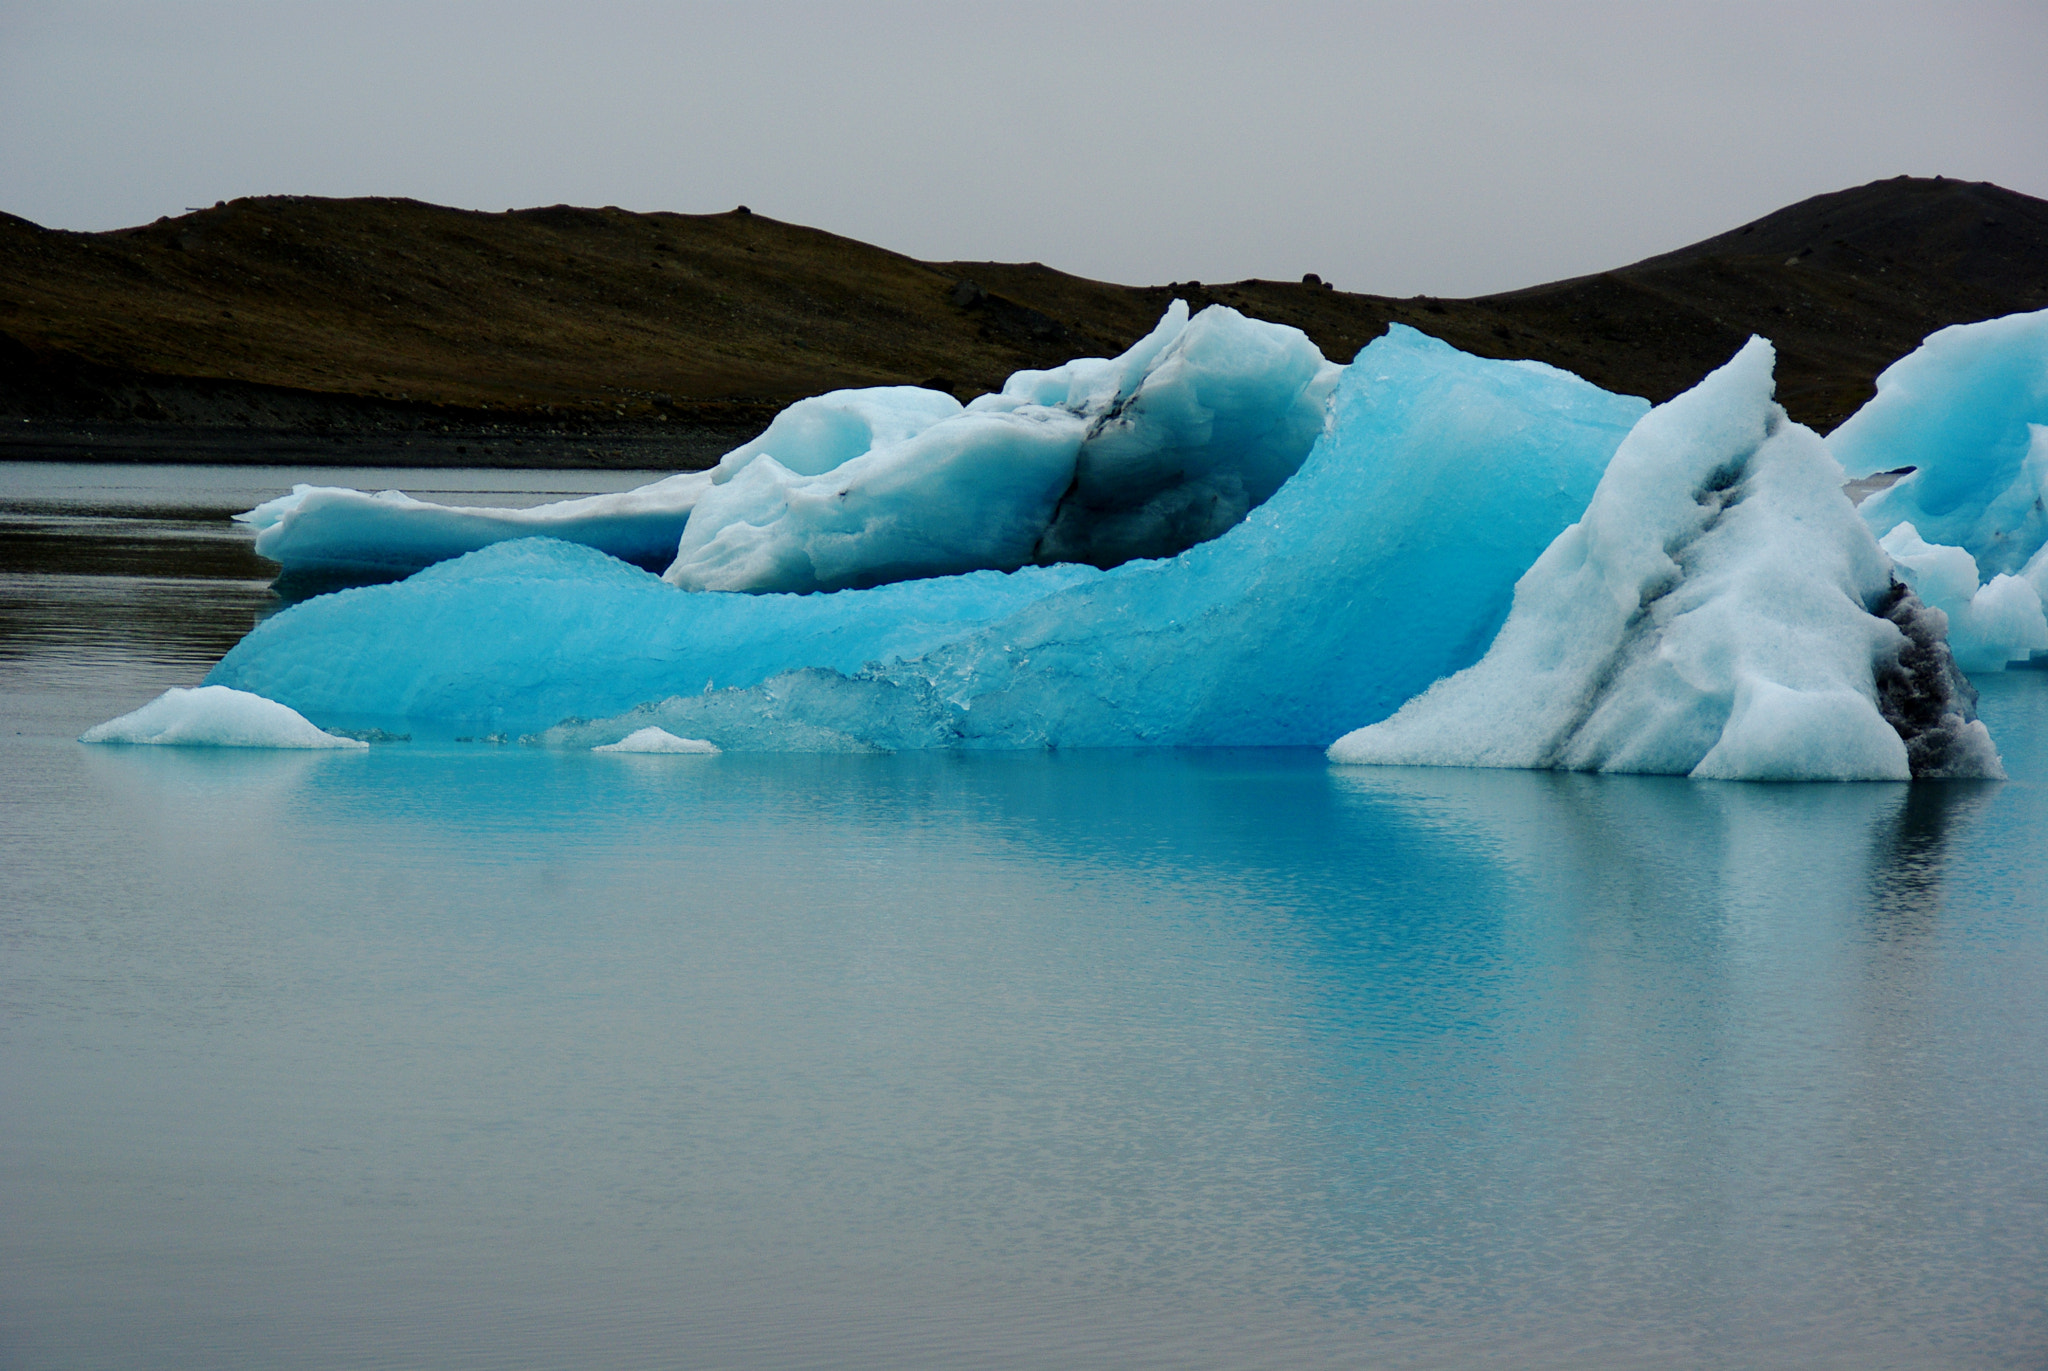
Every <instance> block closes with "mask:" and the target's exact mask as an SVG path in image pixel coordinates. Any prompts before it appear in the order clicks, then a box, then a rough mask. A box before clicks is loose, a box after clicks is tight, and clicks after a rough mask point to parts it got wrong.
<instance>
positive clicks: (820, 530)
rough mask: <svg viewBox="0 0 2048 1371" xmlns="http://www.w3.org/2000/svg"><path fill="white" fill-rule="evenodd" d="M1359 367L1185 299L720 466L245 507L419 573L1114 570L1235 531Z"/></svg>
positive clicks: (749, 446) (816, 586)
mask: <svg viewBox="0 0 2048 1371" xmlns="http://www.w3.org/2000/svg"><path fill="white" fill-rule="evenodd" d="M1342 370H1343V369H1342V368H1341V367H1338V366H1336V365H1334V364H1332V363H1330V362H1328V361H1326V360H1325V359H1324V357H1323V355H1322V353H1321V352H1319V351H1318V350H1317V349H1316V346H1315V344H1314V343H1312V342H1310V341H1309V339H1308V336H1307V335H1306V334H1304V333H1302V332H1301V331H1300V330H1298V329H1293V328H1288V327H1286V326H1285V325H1281V324H1271V323H1266V322H1263V321H1261V320H1256V319H1247V318H1246V317H1244V316H1243V315H1241V314H1239V313H1238V312H1237V311H1235V310H1232V309H1229V308H1227V307H1225V306H1221V305H1212V306H1210V307H1209V308H1208V309H1205V310H1203V311H1202V313H1201V314H1199V315H1197V316H1196V317H1195V318H1193V319H1192V320H1191V319H1189V317H1188V309H1187V305H1186V304H1185V303H1184V302H1182V301H1178V300H1176V301H1174V302H1173V304H1172V306H1171V307H1170V308H1169V309H1168V310H1167V312H1166V314H1165V316H1164V317H1163V318H1162V319H1161V320H1160V322H1159V324H1158V326H1157V327H1156V328H1154V329H1153V331H1152V332H1151V333H1150V334H1148V335H1147V336H1146V337H1144V338H1143V339H1140V340H1139V341H1138V343H1136V344H1135V345H1134V346H1133V347H1131V348H1130V349H1129V350H1128V351H1127V352H1125V353H1124V354H1123V355H1122V356H1120V357H1115V358H1100V357H1089V358H1080V359H1077V360H1075V361H1072V362H1068V363H1067V364H1066V365H1064V366H1061V367H1057V368H1055V369H1053V370H1051V371H1021V372H1018V373H1017V374H1016V375H1014V376H1012V377H1011V378H1010V379H1009V381H1008V382H1007V383H1006V384H1005V386H1004V387H1003V390H1002V392H1001V393H1000V394H997V395H984V396H982V397H980V398H979V399H977V400H975V401H974V402H973V403H972V404H971V405H968V406H965V407H964V408H963V407H962V406H961V404H960V402H959V401H957V400H955V399H954V398H953V397H952V396H950V395H946V394H943V393H942V392H939V391H934V390H923V389H920V388H918V387H915V386H876V387H870V388H867V389H859V390H839V391H833V392H831V393H829V394H826V395H820V396H815V397H813V398H811V399H807V400H801V401H798V402H797V403H796V404H793V405H791V406H790V407H789V408H787V409H785V410H784V411H782V413H780V414H778V415H777V416H776V418H775V420H774V422H773V423H771V424H770V425H769V426H768V428H767V429H766V430H765V431H764V432H763V433H762V434H761V435H760V436H759V437H757V438H755V439H753V440H752V441H751V442H748V443H745V444H742V445H741V446H740V447H738V448H735V449H734V450H733V451H732V452H730V453H727V454H726V456H725V457H724V458H723V459H721V460H720V462H719V463H718V465H717V466H716V467H714V468H713V469H712V470H710V471H708V472H689V473H684V474H682V475H678V476H671V477H669V478H668V479H666V480H663V481H658V482H655V483H654V484H652V485H648V486H643V487H641V488H640V489H638V490H631V491H624V492H620V493H617V494H611V495H596V496H590V497H587V498H584V499H578V500H563V501H559V502H556V503H554V504H547V505H540V506H536V507H534V508H531V509H522V510H503V509H468V508H459V507H451V506H443V505H435V504H429V503H426V502H423V501H420V500H415V499H412V498H410V497H408V496H406V495H403V494H401V493H399V492H397V491H384V492H383V493H381V494H377V495H370V494H366V493H364V492H362V491H355V490H344V489H340V488H335V487H314V486H299V487H297V488H295V489H294V490H293V492H292V493H291V494H290V495H285V496H280V497H279V498H278V499H275V500H271V501H268V502H266V503H265V504H262V505H259V506H257V507H256V508H255V509H252V510H249V511H248V512H247V513H245V514H243V515H241V516H239V517H240V518H241V519H242V521H243V522H245V523H247V524H249V525H251V526H252V527H254V528H255V529H256V530H257V537H256V551H257V552H258V553H259V554H261V555H262V556H264V557H268V558H270V559H271V560H272V561H275V562H278V563H279V564H280V565H281V566H283V567H284V569H285V570H286V572H287V573H300V574H305V573H312V574H319V575H334V574H340V575H352V576H361V575H372V576H377V575H386V576H389V575H402V574H405V573H409V572H412V571H416V570H419V569H420V568H423V567H427V566H431V565H433V564H435V563H437V562H441V561H445V560H448V559H450V558H453V557H458V556H461V555H462V554H464V553H466V552H473V551H476V550H478V549H480V548H484V547H488V546H490V545H492V544H494V543H499V542H505V541H509V540H512V539H517V538H526V537H533V536H546V537H552V538H558V539H561V540H563V541H565V542H572V543H580V544H582V545H584V546H586V547H593V548H596V549H598V550H599V551H601V552H605V553H608V554H609V555H611V556H614V557H617V558H619V559H621V560H623V561H627V562H631V563H632V564H633V565H635V566H639V567H644V568H646V569H648V570H651V571H664V573H665V575H666V576H667V578H668V579H669V580H670V581H672V582H674V583H675V584H677V585H679V586H683V587H685V588H688V589H691V590H745V591H754V592H774V591H791V592H807V591H814V590H837V589H844V588H848V587H864V586H875V585H882V584H885V583H887V582H890V581H898V580H905V579H909V578H913V577H923V576H943V575H952V574H956V573H960V572H966V571H975V570H998V571H1009V570H1014V569H1016V568H1018V567H1023V566H1028V565H1032V564H1034V563H1035V564H1050V563H1055V562H1069V561H1071V562H1086V563H1090V564H1093V565H1097V566H1111V565H1115V564H1116V563H1119V562H1123V561H1127V560H1130V559H1131V558H1134V557H1165V556H1171V555H1173V554H1174V553H1177V552H1179V551H1181V550H1182V549H1184V548H1187V547H1190V546H1192V545H1194V544H1195V543H1198V542H1201V541H1204V540H1206V539H1209V538H1213V537H1215V536H1216V535H1217V534H1219V533H1221V532H1222V531H1223V530H1225V529H1227V528H1229V527H1230V526H1231V525H1233V524H1235V523H1237V522H1238V521H1239V520H1240V519H1242V518H1243V517H1244V516H1245V513H1246V512H1247V511H1248V510H1250V509H1251V508H1253V507H1254V506H1256V505H1258V504H1259V503H1260V502H1262V501H1264V500H1265V499H1267V498H1268V497H1269V496H1271V495H1272V493H1273V492H1274V491H1275V490H1277V489H1279V487H1280V485H1281V484H1282V483H1283V482H1284V481H1286V479H1287V478H1288V477H1289V476H1290V475H1292V474H1293V473H1294V471H1295V470H1296V469H1297V468H1298V467H1299V466H1300V465H1301V462H1302V459H1303V458H1304V457H1305V456H1307V454H1308V451H1309V448H1310V447H1311V446H1312V445H1313V444H1314V442H1315V440H1316V438H1317V436H1318V435H1319V434H1320V433H1321V431H1322V428H1323V423H1324V419H1325V416H1326V414H1327V410H1328V401H1329V397H1330V394H1331V392H1332V391H1333V390H1334V389H1335V387H1336V383H1337V378H1338V376H1339V375H1340V374H1341V373H1342Z"/></svg>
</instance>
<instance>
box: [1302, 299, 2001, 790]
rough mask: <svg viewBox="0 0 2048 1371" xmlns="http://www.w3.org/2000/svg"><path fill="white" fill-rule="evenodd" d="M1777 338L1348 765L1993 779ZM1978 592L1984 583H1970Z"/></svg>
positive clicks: (1752, 355)
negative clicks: (1478, 656)
mask: <svg viewBox="0 0 2048 1371" xmlns="http://www.w3.org/2000/svg"><path fill="white" fill-rule="evenodd" d="M1773 361H1774V354H1773V351H1772V348H1771V346H1770V344H1769V343H1767V342H1765V341H1764V340H1762V339H1760V338H1756V339H1751V340H1750V342H1749V344H1748V345H1747V346H1746V347H1744V348H1743V350H1742V351H1741V352H1740V353H1738V354H1737V355H1736V357H1735V358H1734V360H1732V361H1731V362H1729V363H1728V364H1727V365H1726V366H1724V367H1722V368H1721V369H1720V370H1719V371H1716V372H1715V373H1714V374H1713V375H1711V376H1709V377H1708V378H1707V379H1706V380H1705V381H1703V382H1701V383H1700V384H1699V385H1698V386H1697V387H1695V388H1694V389H1693V390H1691V391H1688V392H1687V393H1686V394H1684V395H1682V396H1680V397H1678V398H1677V399H1675V400H1673V401H1671V402H1670V403H1668V404H1665V405H1662V406H1659V407H1658V408H1657V409H1656V410H1654V411H1652V412H1651V413H1650V414H1649V415H1648V416H1647V417H1646V418H1644V420H1643V421H1642V422H1641V423H1640V424H1638V425H1637V426H1636V428H1635V430H1634V431H1633V432H1632V433H1631V434H1630V435H1629V437H1628V439H1627V441H1625V442H1624V443H1623V444H1622V445H1621V448H1620V450H1619V451H1618V452H1616V453H1615V455H1614V460H1613V462H1612V463H1611V464H1610V465H1609V467H1608V469H1607V473H1606V475H1605V477H1604V478H1603V479H1602V480H1601V482H1600V486H1599V489H1598V490H1597V491H1596V492H1595V493H1594V495H1593V498H1592V501H1591V503H1590V504H1589V506H1588V507H1587V509H1586V512H1585V517H1584V518H1582V519H1581V520H1580V521H1579V522H1578V523H1576V524H1574V525H1572V526H1571V527H1570V528H1568V529H1566V530H1565V531H1564V532H1563V533H1562V534H1560V535H1559V536H1558V538H1557V540H1556V541H1555V542H1553V543H1552V544H1551V545H1550V547H1549V548H1548V549H1547V550H1546V551H1545V552H1544V553H1543V555H1542V557H1541V558H1539V559H1538V560H1537V561H1536V563H1535V565H1534V566H1532V567H1531V568H1530V569H1529V572H1528V574H1527V575H1526V576H1524V577H1522V579H1521V581H1520V583H1519V584H1518V585H1517V586H1516V589H1515V599H1514V609H1513V612H1512V613H1511V614H1510V615H1509V616H1508V620H1507V623H1506V624H1505V625H1504V626H1503V627H1502V629H1501V631H1500V635H1499V637H1498V638H1497V639H1496V640H1495V641H1494V643H1493V645H1492V647H1491V648H1490V649H1489V650H1488V651H1487V654H1486V656H1485V657H1484V659H1483V660H1481V661H1480V662H1479V663H1478V664H1477V665H1476V666H1473V667H1472V668H1470V669H1469V670H1466V671H1463V672H1460V673H1458V674H1457V675H1454V676H1451V677H1449V678H1448V679H1445V680H1442V681H1439V682H1437V683H1436V685H1434V686H1433V687H1431V688H1430V689H1429V690H1428V691H1427V692H1426V693H1425V694H1423V695H1421V696H1420V697H1419V698H1417V699H1415V700H1413V701H1411V702H1409V703H1408V704H1407V705H1405V706H1404V707H1403V708H1402V709H1401V710H1400V712H1399V713H1397V714H1395V715H1394V716H1393V717H1392V718H1390V719H1386V720H1384V721H1382V722H1379V723H1376V724H1372V725H1370V726H1368V727H1364V728H1361V729H1358V730H1357V731H1355V732H1352V733H1349V734H1347V735H1345V736H1344V737H1343V738H1340V739H1339V740H1338V741H1337V742H1336V743H1335V744H1333V745H1332V746H1331V748H1330V750H1329V752H1330V757H1331V759H1332V760H1333V761H1337V762H1348V763H1379V764H1413V765H1430V766H1493V767H1545V768H1562V769H1570V770H1583V771H1619V772H1645V773H1658V774H1676V775H1692V776H1698V777H1707V778H1718V779H1727V780H1737V779H1741V780H1905V779H1908V778H1910V777H1912V776H1916V775H1922V776H1927V775H1939V776H1997V775H2001V774H2002V772H2001V771H2000V769H1999V764H1998V758H1997V754H1996V752H1995V751H1994V749H1993V748H1992V745H1991V740H1990V737H1989V735H1988V734H1987V733H1986V732H1985V730H1984V726H1983V725H1982V724H1981V723H1978V722H1976V721H1975V715H1974V709H1973V706H1974V696H1973V694H1972V693H1971V692H1970V690H1969V687H1968V684H1967V683H1966V682H1964V681H1963V680H1962V678H1961V677H1960V676H1959V675H1958V674H1957V673H1956V671H1955V669H1954V666H1953V663H1952V662H1951V661H1950V660H1949V657H1948V654H1947V650H1946V648H1945V647H1944V646H1943V645H1942V642H1941V636H1942V629H1943V627H1944V625H1943V623H1942V622H1941V619H1940V615H1939V612H1938V611H1931V610H1927V609H1925V608H1924V607H1922V606H1920V605H1919V603H1918V602H1917V601H1916V600H1914V599H1913V598H1912V596H1911V595H1910V593H1909V592H1905V591H1903V590H1902V589H1900V588H1897V587H1895V586H1894V582H1893V578H1892V569H1891V563H1890V560H1889V559H1888V558H1887V557H1886V555H1885V553H1884V551H1883V550H1882V549H1880V548H1879V546H1878V545H1877V541H1876V540H1875V538H1873V537H1872V536H1871V533H1870V531H1869V529H1868V528H1866V527H1865V526H1864V524H1863V523H1862V522H1861V521H1860V520H1859V519H1858V518H1857V513H1856V510H1855V508H1854V507H1853V506H1852V505H1851V504H1850V503H1849V501H1848V499H1847V497H1846V496H1844V495H1843V494H1842V490H1841V487H1842V483H1843V477H1842V471H1841V468H1840V467H1839V465H1837V463H1836V462H1835V461H1834V460H1833V459H1832V458H1831V457H1830V456H1829V454H1828V451H1827V449H1826V447H1825V446H1824V445H1823V444H1822V442H1821V440H1820V439H1819V437H1818V436H1816V435H1815V434H1814V433H1813V432H1812V431H1811V430H1809V429H1807V428H1805V427H1803V426H1801V425H1799V424H1794V423H1792V422H1791V421H1790V420H1788V419H1787V418H1786V417H1785V413H1784V411H1783V410H1782V409H1780V408H1779V407H1778V405H1777V404H1776V403H1775V402H1774V401H1773V399H1772V394H1773V381H1772V374H1771V373H1772V364H1773ZM1973 580H1974V574H1973Z"/></svg>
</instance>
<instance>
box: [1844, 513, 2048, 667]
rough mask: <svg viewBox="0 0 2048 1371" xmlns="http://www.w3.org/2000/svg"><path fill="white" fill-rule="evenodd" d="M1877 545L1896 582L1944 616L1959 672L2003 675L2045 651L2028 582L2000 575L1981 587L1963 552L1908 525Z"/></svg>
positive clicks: (2047, 642)
mask: <svg viewBox="0 0 2048 1371" xmlns="http://www.w3.org/2000/svg"><path fill="white" fill-rule="evenodd" d="M1878 545H1879V546H1880V547H1882V548H1883V549H1884V550H1885V552H1886V553H1888V554H1889V555H1890V556H1891V559H1892V568H1893V570H1894V571H1895V572H1896V573H1897V574H1898V578H1899V579H1900V580H1901V581H1903V582H1905V583H1906V584H1907V585H1909V586H1911V587H1912V588H1913V593H1914V594H1915V595H1917V596H1919V597H1920V599H1921V600H1922V601H1923V602H1924V603H1926V604H1929V605H1932V606H1933V607H1934V608H1936V609H1938V610H1940V611H1942V613H1944V614H1945V615H1947V616H1948V645H1949V649H1950V650H1951V651H1952V652H1953V653H1954V654H1955V659H1956V665H1957V666H1960V667H1961V668H1962V669H1963V670H1965V671H2003V670H2005V665H2006V663H2007V662H2015V661H2026V660H2027V659H2028V658H2029V657H2031V656H2032V655H2033V654H2034V653H2035V652H2037V651H2039V650H2041V649H2043V648H2048V616H2044V615H2043V614H2042V612H2041V597H2040V595H2039V594H2038V593H2037V592H2036V591H2035V589H2034V587H2033V586H2032V585H2031V584H2029V583H2028V582H2027V581H2025V580H2023V579H2022V578H2020V577H2018V576H2012V575H2008V574H2007V573H2005V572H2002V571H2001V572H1999V573H1998V574H1997V575H1995V576H1993V577H1992V578H1991V579H1990V580H1989V581H1985V582H1982V583H1979V581H1978V579H1977V559H1976V558H1975V557H1972V556H1971V555H1970V554H1969V552H1968V551H1967V550H1966V549H1963V548H1960V547H1949V546H1947V545H1944V544H1939V543H1930V542H1928V541H1927V540H1926V539H1925V538H1922V537H1921V536H1920V530H1919V529H1917V528H1915V527H1914V526H1913V525H1912V524H1910V523H1902V524H1899V525H1897V526H1896V527H1894V528H1893V529H1892V530H1891V531H1890V532H1888V533H1886V534H1885V535H1884V537H1883V538H1882V539H1880V540H1879V542H1878Z"/></svg>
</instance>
